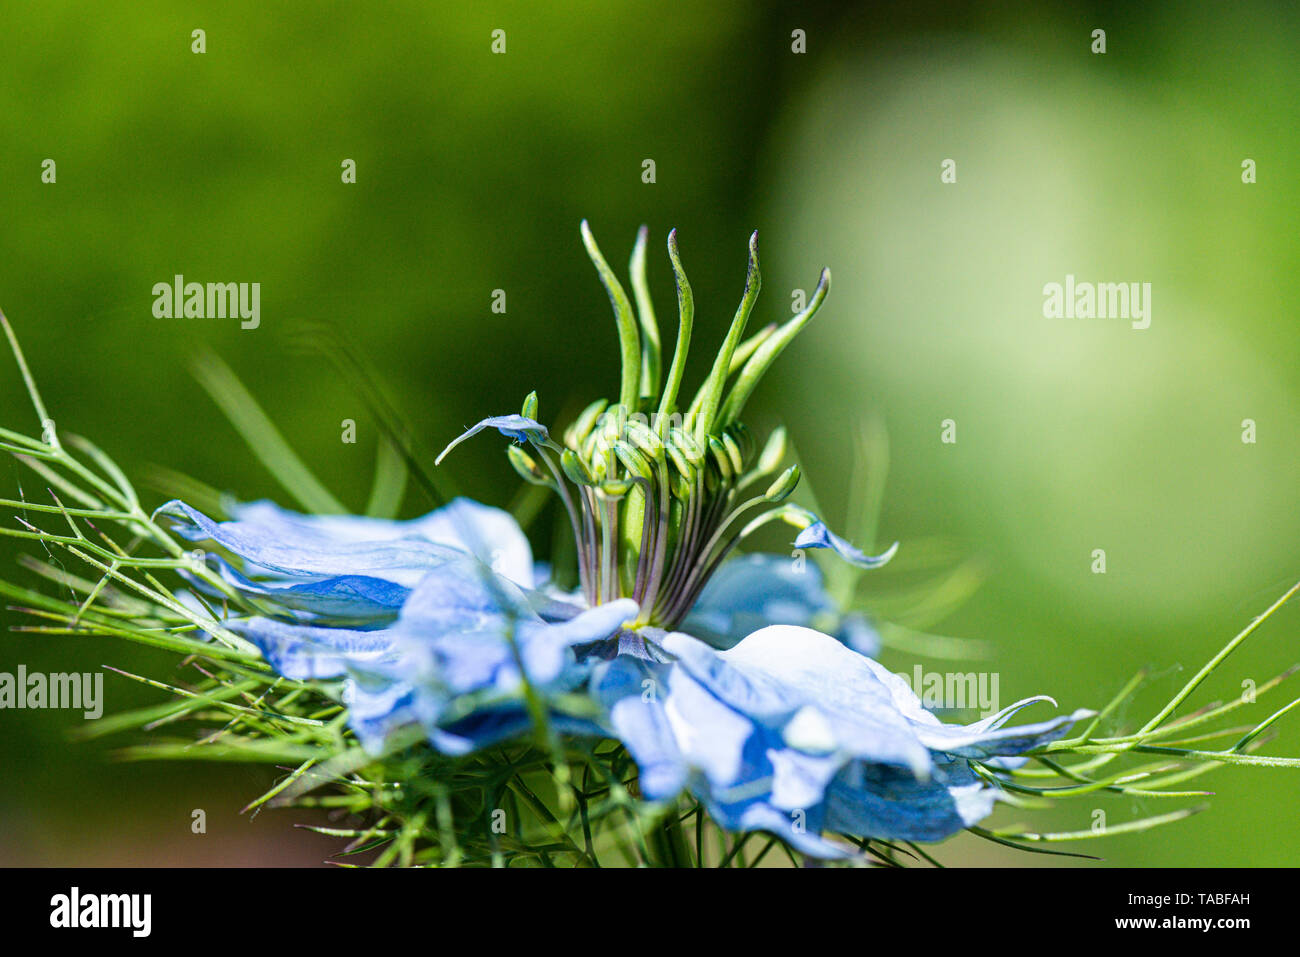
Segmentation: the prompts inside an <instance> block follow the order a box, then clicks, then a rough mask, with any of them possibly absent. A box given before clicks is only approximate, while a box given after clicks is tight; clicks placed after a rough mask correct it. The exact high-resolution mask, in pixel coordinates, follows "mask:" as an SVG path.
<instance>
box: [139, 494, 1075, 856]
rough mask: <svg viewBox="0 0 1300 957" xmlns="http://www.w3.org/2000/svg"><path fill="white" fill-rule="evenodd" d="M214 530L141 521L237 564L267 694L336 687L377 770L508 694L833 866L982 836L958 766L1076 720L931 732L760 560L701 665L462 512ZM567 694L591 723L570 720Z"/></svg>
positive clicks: (717, 589)
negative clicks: (538, 571)
mask: <svg viewBox="0 0 1300 957" xmlns="http://www.w3.org/2000/svg"><path fill="white" fill-rule="evenodd" d="M233 514H234V516H235V517H234V519H233V520H232V521H228V522H214V521H212V520H211V519H209V518H208V517H207V516H205V515H203V514H202V513H200V512H198V511H197V510H195V509H193V508H190V507H189V506H186V505H184V504H183V503H180V502H172V503H169V504H168V505H167V506H165V507H164V508H163V509H161V510H160V515H161V516H162V517H165V518H168V519H169V520H170V521H172V522H173V524H174V527H175V529H176V531H177V532H178V533H180V534H182V535H183V536H184V537H186V538H189V539H191V540H193V541H211V542H214V543H216V544H217V545H219V546H220V547H221V548H222V549H223V550H225V551H226V552H228V553H229V554H230V555H232V556H234V557H235V558H236V559H238V560H239V562H240V563H241V565H242V569H239V568H235V567H234V566H232V565H230V564H228V563H227V562H226V561H225V559H224V558H221V557H219V556H212V557H211V558H210V561H211V562H213V563H216V565H217V567H218V568H220V569H221V571H222V575H223V578H224V580H225V581H226V582H227V583H228V584H229V585H230V586H231V587H233V588H235V589H236V590H237V591H238V592H240V593H241V594H242V595H243V596H245V597H246V598H247V599H248V600H249V602H250V604H252V605H253V606H254V607H260V609H261V610H262V611H264V612H265V613H262V614H251V615H245V616H240V617H235V618H232V619H230V620H228V621H226V622H223V624H224V625H225V626H226V627H228V628H230V629H231V630H233V631H235V632H236V633H239V634H241V635H243V636H245V637H247V638H248V639H249V640H250V641H252V642H253V643H254V644H255V645H257V647H258V648H259V649H261V650H262V652H263V654H264V655H265V657H266V659H267V661H268V662H269V663H270V664H271V665H272V667H274V668H275V669H276V671H278V672H279V673H281V674H283V675H285V676H286V677H289V678H294V679H317V680H325V681H329V680H334V679H341V681H342V687H341V691H340V696H341V700H342V701H343V702H344V704H346V705H347V707H348V709H349V717H348V720H349V725H350V726H351V728H352V729H353V731H354V732H355V733H356V734H357V737H358V739H359V740H360V741H361V743H362V744H363V746H364V747H366V748H367V750H369V751H371V752H372V753H376V754H378V753H381V752H382V751H383V749H384V746H385V742H386V741H387V740H389V738H390V736H391V735H392V734H393V733H394V732H395V731H397V730H399V729H401V728H404V727H407V726H411V725H416V726H419V727H420V728H421V730H422V732H423V734H424V735H425V736H426V737H427V739H428V740H429V742H430V743H431V745H432V746H433V747H434V748H436V749H438V750H439V751H442V752H444V753H446V754H452V755H455V754H465V753H468V752H471V751H474V750H477V749H480V748H483V747H486V746H488V745H490V744H493V743H496V742H499V741H502V740H506V739H509V738H511V737H516V736H519V735H522V734H526V733H528V731H529V730H530V728H531V727H532V718H531V715H530V713H529V711H528V708H527V707H526V702H525V694H524V692H525V687H526V686H527V687H528V688H530V689H531V690H532V691H533V692H534V693H536V694H538V695H540V696H541V698H542V700H543V701H545V702H546V703H547V706H548V710H549V720H550V721H551V724H552V726H553V728H554V729H555V730H557V731H559V732H561V733H565V734H569V735H582V736H588V737H605V736H612V737H616V738H618V739H619V740H620V741H622V742H623V744H624V745H625V746H626V747H627V748H628V751H629V753H630V754H631V755H632V757H633V758H634V759H635V761H636V762H637V765H638V769H639V781H640V789H641V793H642V794H643V795H644V796H645V797H646V798H648V799H650V800H670V799H672V798H674V797H676V796H677V795H678V794H680V793H681V792H682V791H683V790H689V791H690V793H692V794H693V795H695V796H696V797H697V798H698V799H699V800H700V801H701V802H702V803H703V804H704V805H705V807H706V808H707V810H708V812H709V814H710V815H711V816H712V817H713V819H714V820H715V821H717V823H719V824H720V825H721V826H723V827H725V828H728V829H730V830H735V831H748V830H765V831H768V832H771V833H773V834H776V835H778V836H779V837H781V838H782V839H783V840H785V841H787V842H788V843H790V845H791V846H793V847H795V848H797V849H799V850H801V851H803V852H804V853H807V854H810V855H813V856H816V857H822V858H833V857H842V856H844V855H846V854H848V853H850V850H849V849H846V848H845V847H844V846H843V845H841V844H839V843H836V842H834V841H833V840H829V839H827V838H826V837H824V836H823V832H827V831H832V832H844V833H849V834H853V835H855V836H858V837H879V838H887V839H888V838H893V839H907V840H924V841H934V840H939V839H942V838H944V837H947V836H948V835H950V834H952V833H954V832H955V831H958V830H960V829H961V828H963V827H966V826H969V825H971V824H973V823H975V822H976V821H979V820H980V819H982V818H984V817H986V816H987V815H988V814H989V813H990V812H991V811H992V808H993V805H994V802H995V801H996V800H997V797H998V792H997V790H996V789H995V788H993V787H991V786H990V785H989V784H988V783H987V782H986V781H985V780H984V779H983V778H981V777H979V776H977V775H976V774H975V772H974V770H973V768H972V764H971V762H973V761H992V760H995V759H998V758H1000V757H1003V756H1012V755H1018V754H1021V753H1023V752H1024V751H1026V750H1029V749H1032V748H1034V747H1037V746H1039V745H1041V744H1044V743H1047V742H1048V741H1051V740H1053V739H1054V738H1056V737H1058V736H1060V735H1061V734H1063V733H1064V732H1065V730H1066V729H1067V728H1068V727H1069V725H1070V723H1071V722H1073V721H1075V720H1077V719H1078V718H1080V717H1081V716H1082V715H1083V714H1084V713H1082V712H1079V713H1075V714H1073V715H1069V716H1063V717H1058V718H1055V719H1051V720H1048V721H1043V722H1039V723H1037V724H1032V725H1027V726H1022V727H1017V728H1007V727H1005V722H1006V721H1007V719H1008V718H1010V717H1011V716H1012V715H1013V714H1014V713H1015V712H1016V711H1018V710H1019V709H1020V708H1021V707H1024V706H1026V705H1027V704H1030V703H1032V702H1033V701H1035V700H1037V699H1027V700H1026V701H1024V702H1018V703H1017V704H1016V705H1013V706H1012V707H1011V708H1009V709H1007V710H1006V711H1004V712H1002V713H1000V714H998V715H995V716H993V717H992V718H989V719H986V720H984V721H981V722H977V723H975V724H972V725H967V726H956V725H945V724H943V723H942V722H940V721H939V720H938V719H937V718H936V717H934V716H933V715H931V714H930V713H928V712H926V711H925V710H924V709H923V708H922V707H921V704H920V701H919V700H918V699H917V698H916V696H915V695H914V694H913V693H912V691H911V689H910V688H908V686H907V685H906V683H905V682H903V681H902V679H900V678H898V677H897V676H895V675H893V674H891V673H890V672H888V671H887V670H886V669H884V668H883V667H882V666H881V665H879V664H878V663H877V662H875V661H874V660H872V659H871V658H869V657H866V656H864V655H862V654H860V653H859V652H858V651H856V650H854V649H853V648H852V647H850V646H849V645H848V644H846V643H845V642H844V641H842V640H840V639H839V638H835V637H831V636H829V635H826V634H823V633H821V632H819V631H816V630H813V629H811V628H808V627H803V625H804V624H806V623H812V622H820V623H824V624H826V623H829V624H836V623H839V624H841V627H842V621H843V619H842V617H841V616H837V614H836V612H835V608H834V606H833V604H832V603H831V601H830V599H829V598H828V597H827V596H826V594H825V592H824V590H823V589H822V584H821V577H820V574H819V573H818V572H817V571H816V569H815V566H812V565H808V566H805V567H804V569H803V571H802V573H799V572H795V571H793V570H792V563H790V562H789V561H787V560H785V559H781V558H778V557H776V556H770V555H749V556H745V557H742V558H737V559H734V560H732V561H731V562H728V563H726V564H725V565H724V566H723V567H722V569H721V570H720V571H719V573H718V574H717V576H715V578H714V579H713V580H712V582H711V584H710V586H709V587H708V588H706V589H704V591H703V593H702V594H701V595H700V598H699V601H698V603H697V604H696V606H695V608H694V609H693V610H692V612H691V613H690V615H688V616H687V618H686V626H685V627H687V628H691V627H692V626H698V627H699V629H700V632H701V634H702V635H703V636H705V637H707V638H708V639H709V640H710V641H711V642H713V643H714V644H716V645H717V646H718V647H720V648H722V649H724V650H718V649H717V648H715V647H712V646H711V645H710V644H706V643H705V642H704V641H701V640H699V639H698V638H696V637H692V636H691V635H690V634H687V633H685V632H666V631H664V630H662V629H657V628H653V627H646V628H642V629H639V630H637V631H632V630H630V628H629V627H628V626H629V625H630V624H632V623H633V621H634V619H636V618H637V616H638V612H639V606H638V605H637V603H636V602H635V601H634V600H632V599H630V598H622V599H615V600H613V601H610V602H606V603H602V604H598V605H595V606H594V607H586V606H584V605H583V604H582V603H581V600H580V599H579V600H578V603H576V604H575V603H570V602H564V601H559V600H557V599H556V598H555V597H554V596H553V595H552V594H551V592H550V589H549V588H548V587H546V583H536V582H534V581H533V579H532V573H533V564H532V559H531V552H530V551H529V549H528V545H527V540H526V538H525V537H524V536H523V533H522V532H521V531H520V530H519V528H518V526H517V525H516V524H515V523H514V521H513V519H511V518H510V517H509V515H508V514H506V513H504V512H501V511H499V510H496V509H491V508H488V507H486V506H482V505H479V504H477V503H474V502H471V501H469V500H466V499H458V500H456V501H455V502H453V503H452V504H451V505H448V506H446V507H445V508H442V509H439V510H437V511H435V512H432V513H430V514H429V515H427V516H425V517H423V518H421V519H416V520H413V521H410V522H389V521H382V520H377V519H366V518H353V517H343V516H318V517H313V516H304V515H297V514H294V513H291V512H286V511H283V510H280V509H278V508H276V507H275V506H273V505H271V504H269V503H265V502H261V503H256V504H254V505H249V506H242V507H238V508H236V509H235V510H234V513H233ZM507 570H508V571H509V572H510V574H509V575H507V574H505V572H506V571H507ZM408 583H410V584H408ZM534 584H536V585H538V587H532V586H533V585H534ZM770 622H779V624H770ZM765 623H769V624H765ZM841 637H842V636H841ZM574 695H578V696H580V697H581V696H584V695H585V696H586V697H587V698H588V699H589V700H590V701H591V702H592V705H593V707H591V708H586V709H583V708H579V709H577V710H574V709H573V708H571V707H570V706H569V704H567V703H566V702H568V701H569V700H570V699H571V698H572V696H574Z"/></svg>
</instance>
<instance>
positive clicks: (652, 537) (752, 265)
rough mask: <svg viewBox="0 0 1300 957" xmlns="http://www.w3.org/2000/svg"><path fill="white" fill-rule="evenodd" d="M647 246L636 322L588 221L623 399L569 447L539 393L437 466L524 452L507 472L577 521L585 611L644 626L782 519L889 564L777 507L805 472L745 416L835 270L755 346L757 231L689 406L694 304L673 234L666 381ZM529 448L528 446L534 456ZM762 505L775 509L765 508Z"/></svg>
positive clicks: (586, 415)
mask: <svg viewBox="0 0 1300 957" xmlns="http://www.w3.org/2000/svg"><path fill="white" fill-rule="evenodd" d="M646 235H647V231H646V228H645V227H644V226H643V227H641V231H640V232H639V233H638V234H637V241H636V245H635V246H634V247H633V249H632V258H631V262H630V264H629V269H630V272H631V278H632V292H633V296H634V297H635V299H636V310H635V315H634V313H633V307H632V301H631V300H630V299H629V298H628V295H627V293H626V292H625V291H624V289H623V286H622V284H621V283H620V282H619V281H618V277H617V276H615V275H614V272H613V270H611V269H610V268H609V264H608V263H607V262H606V261H605V257H604V256H603V255H602V254H601V252H600V249H599V247H597V245H596V240H595V238H594V237H593V236H592V235H591V230H590V229H589V228H588V227H587V223H586V221H584V222H583V223H582V239H583V242H584V243H585V244H586V247H587V254H588V255H589V256H590V257H591V261H592V262H593V263H594V264H595V266H596V271H597V273H598V274H599V275H600V280H601V282H602V283H603V284H604V286H605V291H606V292H607V293H609V301H610V303H611V304H612V305H613V307H614V317H615V319H616V321H617V324H618V338H619V346H620V351H621V353H622V375H621V379H620V386H619V397H618V401H617V402H616V403H613V404H611V403H610V402H608V401H607V400H603V399H602V400H600V401H597V402H593V403H592V404H591V405H589V406H588V407H587V408H586V409H585V410H584V411H583V412H582V414H581V415H579V416H578V418H577V419H576V420H575V421H574V422H573V423H572V424H571V425H570V426H569V427H568V429H566V430H565V432H564V435H563V444H561V443H560V442H557V441H556V440H555V439H554V438H552V436H551V434H550V431H549V430H548V429H547V428H546V427H545V426H543V425H542V424H541V423H539V422H538V421H537V393H535V392H534V393H531V394H530V395H529V396H528V397H527V398H526V399H525V400H524V405H523V409H522V413H521V414H519V415H506V416H494V417H492V418H489V419H484V420H483V421H482V422H480V423H478V425H476V426H474V427H473V428H471V429H469V430H468V431H466V432H465V433H464V434H463V435H461V436H460V438H458V439H456V440H455V441H454V442H452V443H451V444H450V445H448V446H447V448H445V449H444V450H443V451H442V454H441V455H439V456H438V458H437V460H436V461H437V462H441V461H442V459H443V458H444V457H445V456H446V455H447V453H448V452H450V451H451V450H452V449H453V448H455V447H456V446H457V445H458V444H460V443H461V442H463V441H465V439H467V438H469V437H470V436H471V435H474V434H475V433H477V432H479V431H480V430H482V429H484V428H488V427H492V428H496V429H497V430H499V431H500V432H502V433H503V434H505V435H508V436H509V437H511V438H513V439H515V440H516V442H518V443H520V444H517V445H511V446H509V447H508V449H507V454H508V456H509V458H510V463H511V465H513V466H514V468H515V470H516V471H517V472H518V473H519V475H520V476H521V477H523V479H524V480H525V481H528V482H531V483H533V484H536V485H544V486H547V487H548V488H550V489H552V490H553V491H555V492H556V493H557V494H558V495H559V497H560V500H561V501H562V502H563V503H564V507H565V510H566V511H567V512H568V516H569V522H570V524H571V526H572V529H573V537H574V540H575V542H576V543H577V555H578V573H579V578H580V580H581V582H582V589H583V592H584V593H585V595H586V598H587V601H588V603H590V604H592V605H598V604H602V603H604V602H609V601H614V600H616V599H619V598H634V599H636V601H637V603H638V604H639V605H640V607H641V613H640V615H639V616H638V619H637V621H636V622H633V623H631V624H632V626H633V627H636V628H640V627H647V626H651V627H656V628H665V629H672V628H674V627H676V626H677V625H678V624H679V623H680V622H681V621H682V619H683V618H685V617H686V614H687V613H688V612H689V611H690V609H691V606H692V605H693V604H694V603H695V600H696V598H697V597H699V594H700V591H701V590H702V589H703V588H704V586H705V584H706V583H707V582H708V580H709V577H710V576H711V575H712V574H713V572H714V571H715V570H716V569H717V567H718V565H719V564H721V562H722V560H723V559H724V558H726V556H727V555H728V553H729V552H730V551H731V550H732V549H733V548H734V547H735V546H736V545H737V543H739V542H740V541H741V540H742V539H744V538H745V537H746V536H747V535H749V534H750V533H751V532H753V531H755V530H756V529H758V528H759V527H761V526H762V525H764V524H766V523H768V522H770V521H773V520H777V519H781V520H783V521H785V522H787V523H788V524H790V525H793V526H795V527H796V528H800V529H803V530H804V532H803V533H802V534H801V536H800V539H799V540H800V541H802V540H804V539H805V538H806V539H807V541H808V545H809V547H814V548H825V547H834V548H836V549H837V550H838V551H840V552H841V553H842V554H848V555H849V557H850V560H851V561H854V562H857V563H859V564H862V565H863V567H871V566H872V565H873V564H882V563H883V562H885V561H888V558H889V556H888V555H885V556H882V557H881V558H868V557H867V556H864V555H862V554H861V553H859V552H856V550H849V549H851V546H848V543H846V542H843V541H842V540H840V539H838V538H836V537H835V536H833V535H830V533H829V531H828V530H826V529H825V527H824V526H823V525H822V524H821V523H820V522H819V521H818V520H817V519H816V516H814V515H813V514H812V513H811V512H808V511H807V510H806V509H802V508H799V507H797V506H794V505H789V504H781V503H783V502H784V501H785V499H786V498H787V497H789V495H790V493H791V492H793V491H794V489H795V486H796V485H798V483H799V466H797V465H791V466H790V467H789V468H786V469H785V470H784V471H781V464H782V460H783V459H784V458H785V430H784V429H782V428H778V429H776V430H775V431H773V433H772V435H771V436H770V437H769V438H768V440H767V443H766V444H765V445H764V447H763V449H762V451H761V452H759V453H758V454H757V456H756V455H755V451H756V446H755V444H754V440H753V437H752V435H751V433H750V431H749V430H748V429H747V428H745V426H744V425H742V424H741V422H740V418H739V417H740V413H741V412H742V410H743V409H744V407H745V403H746V402H747V401H748V399H749V396H750V395H751V394H752V393H753V391H754V388H755V387H756V386H757V385H758V382H759V380H760V379H761V378H762V377H763V375H764V373H766V372H767V370H768V368H769V367H770V366H771V365H772V363H773V362H774V361H776V358H777V357H778V356H779V355H780V354H781V352H782V351H783V350H784V349H785V347H786V346H787V345H789V344H790V342H791V341H792V340H793V339H794V337H795V336H796V335H798V334H799V332H800V331H801V330H802V329H803V328H804V326H806V325H807V324H808V321H809V320H810V319H812V317H813V316H814V315H815V314H816V313H817V310H818V309H819V308H821V304H822V302H823V301H824V300H825V299H826V293H827V291H828V290H829V288H830V280H831V275H830V270H828V269H823V270H822V274H821V279H820V280H819V281H818V283H817V289H816V291H815V292H814V293H813V295H812V298H811V300H810V301H809V302H808V304H807V307H806V308H805V309H803V310H802V311H800V312H799V313H797V314H796V315H794V316H793V317H792V318H790V319H788V320H786V321H785V322H784V323H782V324H779V325H778V324H776V323H772V324H770V325H767V326H765V327H763V328H762V329H760V330H759V331H758V332H756V333H753V334H752V335H750V336H749V337H747V338H746V337H745V326H746V324H747V322H748V321H749V314H750V312H751V311H752V309H753V307H754V301H755V300H756V299H757V298H758V291H759V287H760V285H761V282H762V279H761V273H760V271H759V266H758V233H754V234H753V235H752V236H751V237H750V239H749V271H748V274H747V275H746V277H745V291H744V295H743V296H742V297H741V301H740V306H739V307H738V308H737V309H736V314H735V317H734V318H733V319H732V321H731V326H730V327H729V329H728V330H727V335H726V337H725V338H724V339H723V342H722V346H721V348H719V349H718V353H717V357H716V358H715V359H714V361H713V367H712V369H711V370H710V372H709V374H708V376H707V377H706V378H705V380H704V382H703V383H702V384H701V385H700V387H699V390H698V391H697V392H696V393H695V397H694V398H693V399H691V400H690V402H689V403H688V402H685V401H682V400H681V385H682V376H683V373H684V371H685V367H686V355H687V351H688V349H689V348H690V341H691V329H692V326H693V323H694V319H695V300H694V297H693V295H692V293H691V285H690V283H689V282H688V281H687V279H686V273H685V271H684V270H683V269H682V264H681V260H680V258H679V257H678V255H677V231H676V230H673V231H672V232H671V233H669V234H668V258H669V259H670V260H671V262H672V267H673V278H674V279H675V281H676V284H677V311H678V323H677V346H676V348H675V350H674V352H673V360H672V364H671V365H670V366H669V367H668V370H667V372H666V373H664V374H662V376H661V372H662V368H661V365H662V364H661V354H660V346H659V326H658V324H657V322H656V320H655V313H654V306H653V304H652V303H651V301H650V292H649V287H648V285H647V283H646V274H645V248H646ZM523 443H528V444H530V445H531V446H532V449H531V451H530V450H528V449H526V448H525V447H524V445H523ZM557 460H558V461H557ZM778 472H779V474H778ZM773 476H775V478H774V479H773ZM765 483H766V484H765ZM760 489H762V491H759V490H760ZM764 505H767V506H775V507H770V508H767V509H761V506H764ZM742 520H743V521H742ZM846 550H849V551H846ZM890 554H892V551H891V552H890Z"/></svg>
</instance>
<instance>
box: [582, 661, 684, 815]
mask: <svg viewBox="0 0 1300 957" xmlns="http://www.w3.org/2000/svg"><path fill="white" fill-rule="evenodd" d="M667 673H668V666H666V665H662V664H656V663H654V662H649V661H644V660H641V659H638V658H633V657H631V656H627V655H620V656H619V657H617V658H615V659H614V660H613V661H611V662H608V663H607V664H601V665H598V666H597V668H596V670H595V672H594V673H593V675H592V679H591V688H592V694H593V696H594V697H595V698H596V700H597V701H598V702H600V704H601V705H602V706H603V708H604V709H605V711H606V712H607V713H608V715H609V723H610V725H611V726H612V728H613V731H614V733H615V734H616V735H617V736H618V738H619V740H621V741H622V742H623V744H624V745H625V746H626V747H627V750H628V753H629V754H631V755H632V758H633V760H635V761H636V763H637V767H638V768H639V769H640V789H641V793H642V794H643V795H645V796H646V797H647V798H649V799H650V800H652V801H660V800H666V799H668V798H672V797H675V796H676V795H677V794H679V793H680V792H681V790H682V788H683V787H685V786H686V775H687V766H686V760H685V758H684V757H683V756H682V753H681V749H680V748H679V747H678V746H677V739H676V738H675V737H674V735H673V730H672V726H671V724H670V722H669V719H668V714H667V712H666V711H665V710H664V704H663V693H664V692H665V691H666V690H667V686H668V685H667Z"/></svg>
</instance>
